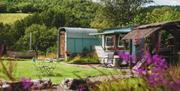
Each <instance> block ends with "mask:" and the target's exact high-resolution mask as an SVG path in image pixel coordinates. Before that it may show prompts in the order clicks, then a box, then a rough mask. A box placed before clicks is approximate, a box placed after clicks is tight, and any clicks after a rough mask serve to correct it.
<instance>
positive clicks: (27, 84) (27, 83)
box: [21, 78, 32, 89]
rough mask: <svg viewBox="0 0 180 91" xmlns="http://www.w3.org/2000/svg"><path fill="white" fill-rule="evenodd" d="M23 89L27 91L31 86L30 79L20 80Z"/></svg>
mask: <svg viewBox="0 0 180 91" xmlns="http://www.w3.org/2000/svg"><path fill="white" fill-rule="evenodd" d="M21 81H22V86H23V89H29V88H30V87H31V85H32V82H31V79H30V78H29V79H26V78H21Z"/></svg>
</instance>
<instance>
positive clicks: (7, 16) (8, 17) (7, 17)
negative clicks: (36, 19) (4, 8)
mask: <svg viewBox="0 0 180 91" xmlns="http://www.w3.org/2000/svg"><path fill="white" fill-rule="evenodd" d="M29 15H30V14H26V13H1V14H0V23H4V24H13V23H14V22H16V21H17V20H21V19H24V18H25V17H27V16H29Z"/></svg>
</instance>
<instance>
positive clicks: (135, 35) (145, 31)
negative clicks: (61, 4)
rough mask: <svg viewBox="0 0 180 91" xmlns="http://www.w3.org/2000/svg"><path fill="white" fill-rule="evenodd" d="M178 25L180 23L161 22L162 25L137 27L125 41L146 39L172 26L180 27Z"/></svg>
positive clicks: (126, 36) (125, 37) (154, 24)
mask: <svg viewBox="0 0 180 91" xmlns="http://www.w3.org/2000/svg"><path fill="white" fill-rule="evenodd" d="M178 24H180V21H171V22H161V23H153V24H146V25H141V26H137V27H135V28H133V31H131V32H129V33H128V34H127V35H125V36H124V37H123V39H139V38H146V37H148V36H150V35H151V34H152V33H154V32H155V31H157V30H159V29H162V28H167V27H169V26H172V25H176V26H178ZM179 27H180V26H179Z"/></svg>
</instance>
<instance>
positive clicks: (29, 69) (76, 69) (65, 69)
mask: <svg viewBox="0 0 180 91" xmlns="http://www.w3.org/2000/svg"><path fill="white" fill-rule="evenodd" d="M16 63H17V66H16V67H17V68H16V72H15V77H17V78H21V77H27V78H32V79H38V78H40V77H42V78H50V79H51V80H52V81H53V83H60V82H61V81H62V80H63V79H64V78H79V77H82V78H85V77H88V76H100V75H110V74H117V73H120V71H117V70H114V69H110V68H102V67H97V68H93V67H84V66H83V67H82V66H77V65H71V64H65V63H63V62H58V63H45V62H43V65H49V66H53V67H55V70H54V71H53V76H39V74H40V73H41V72H40V71H38V69H37V67H36V66H35V65H39V64H40V63H42V62H37V63H34V62H32V61H16ZM1 74H2V73H1Z"/></svg>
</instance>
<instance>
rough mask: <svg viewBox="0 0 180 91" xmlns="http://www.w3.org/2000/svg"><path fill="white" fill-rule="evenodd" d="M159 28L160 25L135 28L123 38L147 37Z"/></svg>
mask: <svg viewBox="0 0 180 91" xmlns="http://www.w3.org/2000/svg"><path fill="white" fill-rule="evenodd" d="M159 29H160V27H154V28H148V29H135V30H133V31H132V32H130V33H128V34H126V35H125V36H124V37H123V38H122V39H141V38H146V37H148V36H150V35H151V34H152V33H154V32H155V31H157V30H159Z"/></svg>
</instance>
